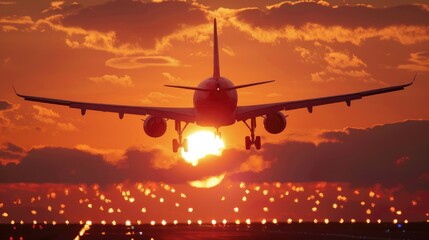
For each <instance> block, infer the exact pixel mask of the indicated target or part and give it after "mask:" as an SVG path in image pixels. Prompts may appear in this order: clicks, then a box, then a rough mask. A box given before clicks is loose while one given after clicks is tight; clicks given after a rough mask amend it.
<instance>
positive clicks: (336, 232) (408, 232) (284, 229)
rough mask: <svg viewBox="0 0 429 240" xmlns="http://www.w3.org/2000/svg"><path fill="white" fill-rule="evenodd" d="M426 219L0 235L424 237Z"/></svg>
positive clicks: (13, 228)
mask: <svg viewBox="0 0 429 240" xmlns="http://www.w3.org/2000/svg"><path fill="white" fill-rule="evenodd" d="M428 235H429V224H428V223H408V224H400V225H398V224H392V223H381V224H366V223H354V224H350V223H348V224H344V223H343V224H340V223H329V224H324V223H322V224H320V223H319V224H314V223H293V224H287V223H280V224H251V225H246V224H240V225H236V224H226V225H223V224H220V225H209V224H207V225H204V224H203V225H197V224H191V225H187V224H178V225H166V226H162V225H156V226H151V225H135V226H134V225H131V226H126V225H116V226H113V225H101V224H91V225H87V224H84V225H80V224H69V225H65V224H57V225H49V224H46V225H43V224H36V225H33V224H23V225H20V224H14V225H10V224H2V225H0V239H9V240H14V239H17V240H25V239H85V240H95V239H97V240H99V239H106V240H109V239H116V240H122V239H124V240H125V239H127V240H131V239H134V240H137V239H148V240H152V239H153V240H158V239H173V240H174V239H185V240H186V239H188V240H194V239H223V240H232V239H245V240H250V239H427V236H428Z"/></svg>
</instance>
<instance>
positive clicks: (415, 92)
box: [0, 0, 429, 191]
mask: <svg viewBox="0 0 429 240" xmlns="http://www.w3.org/2000/svg"><path fill="white" fill-rule="evenodd" d="M304 2H305V3H304ZM425 2H426V1H414V2H413V3H410V1H401V0H395V1H302V2H301V1H290V2H289V1H286V2H281V1H274V0H273V1H252V3H251V4H252V5H249V4H250V3H249V1H209V0H205V1H204V0H200V1H194V2H192V1H188V2H176V1H153V2H150V1H142V2H137V1H126V0H125V1H124V0H122V1H113V2H109V1H102V0H93V1H83V2H82V3H81V2H79V1H78V2H76V1H64V2H62V1H52V2H51V1H47V0H44V1H0V144H3V145H2V147H1V148H0V162H1V163H3V164H6V163H8V162H11V161H13V162H16V163H20V162H21V161H22V159H28V158H29V157H28V156H29V155H31V153H32V152H31V151H32V150H33V153H34V151H37V150H40V149H42V150H47V149H50V148H62V149H72V150H73V149H74V150H76V149H77V151H79V152H83V153H85V152H89V153H92V154H101V155H102V156H103V158H104V159H107V160H108V162H114V163H117V162H120V160H121V159H129V154H130V151H131V150H133V149H138V150H139V151H141V153H145V154H148V159H152V158H153V159H154V160H153V159H152V160H151V164H153V165H152V167H153V166H154V165H156V166H162V168H167V169H174V168H175V167H177V168H178V169H182V170H183V169H185V170H184V171H191V170H186V169H187V167H183V166H181V163H178V162H180V160H178V157H177V156H173V155H172V153H171V146H170V145H171V139H172V138H176V133H175V131H174V125H173V122H171V121H170V122H168V129H167V133H166V134H165V135H164V136H163V137H161V138H157V139H152V138H150V137H148V136H146V135H145V133H144V132H143V129H142V121H141V120H140V119H141V118H142V117H139V116H129V115H128V116H127V115H126V116H125V117H124V119H122V120H119V119H118V116H117V115H116V114H109V113H101V112H91V111H89V112H88V113H87V114H86V115H85V117H82V116H81V115H80V112H79V111H78V110H75V109H74V110H73V109H68V108H65V107H61V106H52V105H47V104H41V103H34V102H26V101H24V100H22V99H19V98H18V97H17V96H15V95H14V92H13V90H12V87H11V86H12V84H13V85H14V86H15V87H16V88H17V90H18V91H19V92H21V93H24V94H28V95H36V96H46V97H52V98H63V99H70V100H79V101H88V102H101V103H114V104H126V105H150V106H163V107H165V106H172V107H182V106H191V104H192V94H193V93H192V92H190V91H186V90H180V89H171V88H165V87H163V85H164V84H178V85H190V86H196V85H197V84H198V83H199V82H200V81H201V80H203V79H205V78H207V77H209V76H210V75H211V71H212V38H211V37H212V22H213V21H212V19H213V18H217V20H218V28H219V29H218V31H219V44H220V48H221V52H220V60H221V75H223V76H225V77H227V78H229V79H230V80H232V81H233V82H234V83H235V84H244V83H250V82H256V81H264V80H271V79H275V80H276V82H274V83H271V84H267V85H261V86H256V87H252V88H245V89H240V90H239V105H250V104H258V103H268V102H279V101H287V100H297V99H305V98H313V97H320V96H327V95H335V94H342V93H349V92H354V91H361V90H366V89H373V88H380V87H385V86H389V85H398V84H404V83H407V82H409V81H411V80H412V77H413V75H414V73H416V72H418V77H417V81H416V82H415V84H414V85H413V86H411V87H410V88H407V89H406V90H405V91H400V92H394V93H389V94H383V95H377V96H374V97H369V98H365V99H363V100H359V101H354V102H353V103H352V106H351V108H348V107H347V106H346V105H345V104H334V105H330V106H322V107H317V108H315V109H314V112H313V113H312V114H309V113H308V112H307V111H306V110H305V109H303V110H295V111H290V112H287V113H286V115H289V117H288V126H287V128H286V130H285V132H283V133H281V134H279V135H270V134H268V133H266V131H265V130H264V129H263V125H262V119H259V120H258V128H257V134H258V135H261V136H262V139H263V144H268V145H266V146H263V148H268V149H271V150H273V151H274V152H275V151H276V149H280V150H279V151H281V149H283V148H285V147H288V146H289V145H290V144H291V142H294V141H297V142H299V143H305V144H312V143H319V142H326V141H331V140H332V141H334V142H335V141H340V140H338V139H340V137H338V136H335V137H333V138H332V139H331V138H330V137H329V136H330V135H329V134H331V135H332V134H335V133H346V134H347V133H349V134H350V136H349V138H347V139H345V140H344V139H342V140H343V141H344V142H347V141H348V140H350V139H352V138H353V140H350V144H351V146H354V145H353V144H360V142H359V141H364V142H371V141H372V140H373V139H379V140H380V141H381V142H384V141H388V140H392V139H384V138H383V137H386V136H387V137H392V136H395V135H394V134H393V135H392V134H386V133H385V132H384V131H380V132H377V129H378V128H372V127H373V126H374V125H379V127H380V128H383V127H384V128H383V129H395V130H396V128H397V129H399V130H400V131H403V132H398V133H397V135H396V136H402V134H405V133H406V132H413V133H416V135H413V136H412V137H414V138H413V139H415V140H416V141H418V140H419V139H420V137H421V136H420V134H422V136H426V135H427V134H428V133H427V132H425V131H428V130H429V128H427V127H426V126H427V125H428V123H427V121H426V120H427V119H428V118H429V108H428V107H427V103H428V102H429V95H428V94H427V93H428V89H429V82H428V81H427V80H428V71H429V49H428V47H427V46H428V42H429V5H427V4H425ZM143 118H144V117H143ZM407 120H419V121H411V122H406V121H407ZM389 124H392V126H391V125H389ZM414 125H418V127H417V129H420V127H421V129H424V130H423V132H419V131H417V130H416V127H415V126H414ZM420 125H424V126H420ZM407 127H410V129H409V128H407ZM347 128H349V130H348V131H347V130H344V129H347ZM198 129H199V128H198V127H196V126H192V127H190V128H189V129H188V130H187V131H186V132H185V135H187V134H191V133H192V132H195V131H197V130H198ZM350 129H351V130H350ZM353 129H355V130H353ZM359 129H360V130H362V131H363V132H364V133H365V134H367V135H365V136H367V137H368V138H362V139H360V138H359V141H358V140H356V142H354V140H355V139H354V137H356V138H358V137H360V136H361V135H359V134H357V135H353V134H351V132H353V133H354V131H359ZM374 129H375V130H374ZM209 130H210V131H213V129H209ZM373 130H374V131H373ZM386 131H387V130H386ZM221 132H222V137H223V139H224V141H225V144H226V148H227V149H228V150H227V151H230V152H227V153H226V154H227V155H228V154H229V155H230V157H231V158H238V159H242V162H246V163H247V164H250V165H249V166H252V167H255V168H258V169H259V170H260V171H259V172H261V171H263V170H264V169H265V168H270V167H272V166H273V164H274V162H275V161H277V160H278V156H271V155H270V154H269V152H267V151H265V152H264V151H262V152H259V153H258V152H255V151H251V152H250V153H248V152H244V136H246V135H248V134H249V133H248V130H247V128H246V127H245V126H244V125H243V124H242V123H237V124H235V125H233V126H229V127H224V128H221ZM377 134H380V135H377ZM407 137H409V136H408V135H407V136H406V137H404V139H408V138H407ZM400 142H401V143H404V144H406V141H400ZM288 144H289V145H288ZM374 144H376V145H378V144H381V143H380V142H375V143H374ZM418 144H422V146H423V147H422V149H424V147H425V146H427V145H424V143H422V142H418ZM387 145H388V146H396V145H395V144H394V143H392V145H389V144H387ZM14 147H15V148H14ZM270 147H271V148H270ZM289 147H290V146H289ZM402 147H403V149H409V148H408V145H407V146H405V145H404V146H402ZM315 148H317V146H316V147H315ZM17 149H18V150H17ZM130 149H131V150H130ZM334 149H335V148H334ZM362 149H363V150H364V151H365V150H367V151H369V152H371V150H368V149H365V148H362ZM271 150H270V151H271ZM319 150H320V149H319ZM319 150H317V151H319ZM314 151H316V150H314ZM320 151H322V150H320ZM320 151H319V152H318V153H314V154H315V156H313V157H315V158H317V157H318V156H320V155H323V153H320ZM326 151H334V150H333V149H328V150H326ZM387 151H389V150H387ZM404 151H405V150H404ZM279 154H280V153H279ZM281 154H285V153H281ZM333 154H334V155H335V153H333ZM395 154H396V153H395ZM395 154H393V153H392V154H388V153H387V154H386V155H382V157H381V158H383V157H384V156H388V157H389V158H392V159H393V160H392V161H394V160H397V159H400V158H401V157H405V159H406V158H407V157H410V156H411V155H412V154H414V152H412V153H409V152H406V151H405V152H404V153H403V154H404V156H401V155H400V154H399V153H398V154H396V155H395ZM415 154H416V158H417V159H420V158H419V157H422V156H426V157H427V156H428V152H427V150H421V152H416V153H415ZM229 155H228V156H229ZM369 155H370V154H369ZM369 155H368V156H366V155H364V156H361V158H363V159H365V158H368V159H372V157H373V156H369ZM52 156H53V158H55V155H52ZM58 156H62V155H58ZM154 156H155V157H154ZM237 156H239V157H237ZM279 156H284V155H279ZM293 156H294V157H296V155H293ZM345 156H347V155H345ZM417 156H418V157H417ZM340 157H344V156H342V155H341V156H340ZM377 157H379V156H378V155H377ZM423 158H424V157H422V158H421V159H423ZM255 159H256V160H255ZM273 159H276V160H273ZM411 159H412V160H414V159H415V158H413V157H411ZM426 159H427V158H426ZM271 160H272V161H271ZM218 161H219V162H220V163H228V162H231V159H227V158H226V157H223V158H221V160H218ZM252 161H253V162H252ZM416 161H418V160H416ZM154 162H155V163H154ZM426 162H427V161H426ZM220 163H219V164H220ZM145 164H146V163H145ZM145 164H143V165H145ZM219 164H218V165H219ZM228 164H229V165H228V166H223V167H222V166H220V167H219V169H218V170H219V171H209V170H207V169H208V168H209V167H207V169H206V168H204V167H202V170H198V171H201V172H199V173H195V179H198V178H202V177H206V176H211V175H216V174H221V173H227V178H229V177H230V176H231V178H233V177H234V176H233V175H234V174H235V173H237V172H238V174H244V175H245V174H247V173H250V172H252V171H247V172H246V171H244V170H243V169H244V168H245V167H243V166H242V165H240V163H235V162H234V163H228ZM252 164H253V165H252ZM419 164H420V163H419ZM413 166H414V165H413ZM418 166H421V165H418ZM285 167H286V168H287V167H289V165H287V166H285ZM189 168H191V167H189ZM240 169H241V170H240ZM380 169H382V168H380ZM413 169H414V168H413ZM0 170H1V169H0ZM428 170H429V169H428V166H427V163H426V164H425V165H423V168H422V171H423V172H420V173H421V174H422V176H426V177H425V178H423V179H426V180H424V181H423V182H424V184H427V174H428ZM291 174H292V172H291ZM263 176H265V175H263ZM236 177H237V176H236ZM319 178H320V179H319ZM120 179H121V178H120ZM184 179H185V180H183V181H182V182H181V183H183V182H186V180H190V179H186V178H184ZM237 179H240V180H243V178H241V177H240V176H238V177H237ZM244 179H246V178H244ZM249 179H251V177H249ZM256 179H258V181H268V182H272V181H276V179H267V180H264V178H261V177H256ZM297 179H299V181H307V180H308V179H304V178H303V179H300V178H299V177H298V178H290V179H284V181H295V180H297ZM144 180H154V181H158V180H159V181H168V180H165V179H162V178H161V179H144ZM310 180H311V181H318V180H322V181H331V180H330V179H325V178H324V176H318V177H316V178H310V179H309V181H310ZM373 180H374V182H369V183H366V185H368V184H369V185H371V184H377V183H380V182H379V181H382V180H379V179H378V178H374V179H373ZM332 181H340V179H333V180H332ZM343 181H344V182H348V181H351V182H353V181H352V180H349V179H343ZM4 182H8V181H4ZM387 182H388V181H387ZM389 183H391V182H389ZM387 185H388V184H387ZM426 191H427V189H426Z"/></svg>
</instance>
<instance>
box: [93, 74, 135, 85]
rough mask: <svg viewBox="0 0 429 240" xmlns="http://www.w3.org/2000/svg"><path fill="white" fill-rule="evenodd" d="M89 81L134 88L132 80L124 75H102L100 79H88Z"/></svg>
mask: <svg viewBox="0 0 429 240" xmlns="http://www.w3.org/2000/svg"><path fill="white" fill-rule="evenodd" d="M89 80H91V81H93V82H95V83H110V84H113V85H119V86H122V87H132V86H134V83H133V80H131V77H130V76H129V75H124V76H123V77H119V76H117V75H109V74H106V75H103V76H101V77H90V78H89Z"/></svg>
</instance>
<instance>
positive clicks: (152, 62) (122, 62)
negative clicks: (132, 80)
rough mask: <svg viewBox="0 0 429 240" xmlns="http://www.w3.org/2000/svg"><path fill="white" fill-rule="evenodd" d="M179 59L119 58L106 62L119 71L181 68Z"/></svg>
mask: <svg viewBox="0 0 429 240" xmlns="http://www.w3.org/2000/svg"><path fill="white" fill-rule="evenodd" d="M179 64H180V62H179V61H178V60H177V59H174V58H172V57H168V56H132V57H117V58H111V59H109V60H107V61H106V66H108V67H112V68H117V69H137V68H144V67H160V66H169V67H176V66H179Z"/></svg>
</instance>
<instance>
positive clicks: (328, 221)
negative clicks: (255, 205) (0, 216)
mask: <svg viewBox="0 0 429 240" xmlns="http://www.w3.org/2000/svg"><path fill="white" fill-rule="evenodd" d="M244 222H245V223H246V224H247V225H250V224H251V223H252V221H251V220H250V219H249V218H247V219H246V220H245V221H244ZM303 222H304V220H303V219H302V218H300V219H298V223H303ZM322 222H323V223H325V224H328V223H330V220H329V219H328V218H325V219H323V221H322ZM365 222H366V223H368V224H369V223H371V219H369V218H367V219H366V220H365ZM376 222H377V223H379V224H380V223H382V221H381V219H377V220H376ZM408 222H409V221H408V219H405V220H404V221H403V223H405V224H407V223H408ZM426 222H428V223H429V220H427V221H426ZM64 223H65V224H66V225H69V224H70V221H68V220H66V221H65V222H64ZM100 223H101V224H102V225H106V224H107V222H106V221H105V220H102V221H101V222H100ZM136 223H137V225H141V224H142V221H141V220H137V222H136ZM172 223H173V224H174V225H177V224H179V222H178V221H177V220H173V222H172ZM186 223H187V224H188V225H191V224H192V221H191V220H190V219H189V220H187V221H186ZM210 223H211V224H212V225H216V224H218V222H217V221H216V220H215V219H212V220H211V221H210ZM227 223H228V221H227V220H226V219H223V220H222V224H223V225H226V224H227ZM234 223H235V224H236V225H240V224H241V221H240V220H239V219H236V220H235V221H234ZM260 223H261V224H263V225H264V224H267V223H268V221H267V220H266V219H265V218H264V219H262V220H261V221H260ZM271 223H273V224H278V223H279V221H278V220H277V219H276V218H274V219H273V220H272V221H271ZM285 223H288V224H291V223H293V220H292V219H291V218H288V219H287V220H286V222H285ZM313 223H319V220H318V219H314V220H313ZM338 223H345V220H344V219H343V218H341V219H340V220H339V221H338ZM350 223H357V221H356V219H354V218H352V219H350ZM392 223H394V224H397V223H399V220H398V219H393V220H392ZM10 224H11V225H15V224H17V222H15V221H14V220H12V221H10ZM19 224H21V225H22V224H24V221H23V220H21V221H20V222H19ZM33 224H34V225H37V224H38V222H37V221H36V220H33ZM43 224H44V225H47V224H48V222H47V221H43ZM51 224H52V225H54V226H55V225H57V224H58V223H57V222H56V221H52V223H51ZM79 224H80V225H83V224H85V225H89V226H90V225H92V221H89V220H88V221H86V222H83V221H79ZM111 224H112V225H113V226H116V225H117V224H119V223H117V222H116V221H115V220H113V221H112V222H111ZM149 224H150V225H151V226H155V225H156V222H155V221H154V220H152V221H150V222H149ZM167 224H168V223H167V221H166V220H164V219H163V220H162V221H161V225H162V226H165V225H167ZM197 224H198V225H202V224H203V221H202V220H198V221H197ZM131 225H132V223H131V221H130V220H126V221H125V226H131Z"/></svg>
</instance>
